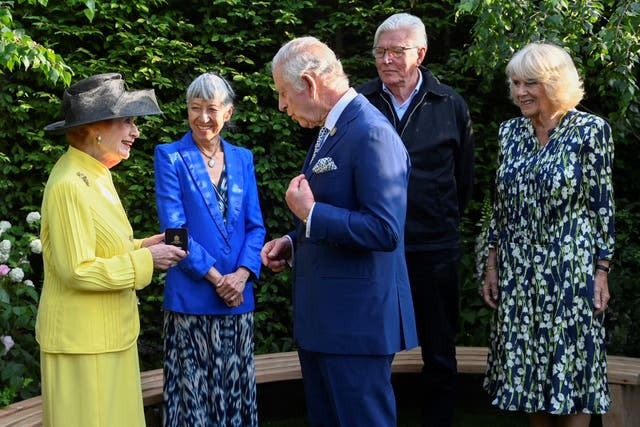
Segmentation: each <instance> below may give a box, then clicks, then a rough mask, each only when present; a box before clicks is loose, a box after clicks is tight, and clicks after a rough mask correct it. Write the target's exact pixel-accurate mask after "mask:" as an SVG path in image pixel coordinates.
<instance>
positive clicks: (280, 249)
mask: <svg viewBox="0 0 640 427" xmlns="http://www.w3.org/2000/svg"><path fill="white" fill-rule="evenodd" d="M291 249H292V248H291V241H290V240H289V239H288V238H286V237H280V238H279V239H274V240H271V241H269V242H267V243H265V245H264V246H263V247H262V250H261V251H260V259H262V264H264V265H265V267H267V268H269V269H270V270H271V271H273V272H274V273H279V272H281V271H282V270H284V268H285V266H286V265H287V260H289V259H291Z"/></svg>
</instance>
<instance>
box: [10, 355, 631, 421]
mask: <svg viewBox="0 0 640 427" xmlns="http://www.w3.org/2000/svg"><path fill="white" fill-rule="evenodd" d="M456 351H457V359H458V371H459V372H460V373H461V374H479V375H481V374H484V372H485V368H486V362H487V348H486V347H457V350H456ZM607 362H608V365H607V366H608V377H609V388H610V390H611V396H612V398H613V404H612V406H611V408H610V410H609V413H607V414H606V415H604V416H603V417H602V425H603V426H604V427H632V426H637V421H638V420H640V358H632V357H622V356H608V358H607ZM255 364H256V382H257V383H258V384H263V383H272V382H278V381H289V380H299V379H301V378H302V373H301V372H300V362H299V361H298V354H297V353H296V352H295V351H290V352H284V353H269V354H260V355H257V356H256V357H255ZM421 370H422V358H421V356H420V348H416V349H413V350H410V351H403V352H400V353H398V354H396V357H395V359H394V361H393V365H392V371H393V373H396V374H402V373H419V372H421ZM140 379H141V383H142V398H143V401H144V405H145V407H151V406H155V405H159V404H161V403H162V385H163V378H162V369H153V370H150V371H144V372H142V374H141V376H140ZM41 425H42V408H41V398H40V396H36V397H32V398H31V399H27V400H23V401H21V402H16V403H14V404H12V405H9V406H7V407H6V408H3V409H0V427H39V426H41Z"/></svg>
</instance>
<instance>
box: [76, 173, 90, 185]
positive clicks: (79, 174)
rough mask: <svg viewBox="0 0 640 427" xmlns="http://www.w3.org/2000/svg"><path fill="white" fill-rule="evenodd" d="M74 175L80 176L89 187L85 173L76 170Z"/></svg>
mask: <svg viewBox="0 0 640 427" xmlns="http://www.w3.org/2000/svg"><path fill="white" fill-rule="evenodd" d="M76 175H78V176H79V177H80V178H82V180H83V181H84V183H85V184H86V186H87V187H90V185H89V178H87V176H86V175H85V174H83V173H82V172H77V173H76Z"/></svg>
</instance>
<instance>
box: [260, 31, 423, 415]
mask: <svg viewBox="0 0 640 427" xmlns="http://www.w3.org/2000/svg"><path fill="white" fill-rule="evenodd" d="M272 74H273V80H274V83H275V87H276V90H277V91H278V97H279V101H278V102H279V109H280V110H281V111H285V112H287V114H288V115H289V116H290V117H291V118H292V119H293V120H295V121H297V122H298V123H299V124H300V125H301V126H302V127H306V128H315V127H321V131H320V132H319V135H318V136H319V137H318V140H317V141H316V143H315V144H314V145H313V146H312V147H311V148H310V150H309V153H308V154H307V159H306V161H305V164H304V166H303V168H302V172H303V173H302V174H301V175H299V176H296V177H295V178H293V179H292V180H291V182H290V183H289V188H288V189H287V192H286V202H287V205H288V206H289V209H290V210H291V212H292V213H293V214H294V215H295V216H296V217H297V218H298V219H299V221H298V223H297V227H296V229H295V230H294V231H292V232H291V233H289V234H288V235H286V236H283V237H280V238H278V239H275V240H272V241H270V242H268V243H267V244H265V245H264V247H263V248H262V252H261V257H262V262H263V264H264V265H265V266H267V267H269V268H270V269H271V270H273V271H275V272H278V271H282V270H283V269H284V268H285V266H286V265H287V263H291V264H292V265H293V268H294V292H293V307H294V338H295V341H296V344H297V347H298V354H299V358H300V365H301V367H302V375H303V379H304V389H305V398H306V402H307V416H308V420H309V424H310V426H311V427H320V426H322V427H334V426H335V427H337V426H341V427H360V426H362V427H376V426H380V427H392V426H395V425H396V406H395V397H394V393H393V388H392V385H391V362H392V361H393V356H394V354H395V353H396V352H398V351H401V350H403V349H409V348H412V347H415V346H416V345H417V336H416V329H415V319H414V313H413V305H412V302H411V289H410V287H409V279H408V275H407V269H406V264H405V258H404V242H403V239H404V237H403V236H404V233H403V230H404V219H405V213H406V205H407V182H408V178H409V170H410V162H409V158H408V154H407V152H406V150H405V148H404V145H403V144H402V141H401V140H400V137H399V136H398V134H397V133H396V132H395V130H394V129H393V127H392V126H391V124H390V123H389V121H388V120H387V119H386V118H385V117H384V116H383V115H382V114H381V113H380V112H379V111H378V110H377V109H376V108H375V107H373V106H372V105H371V104H370V103H369V102H368V101H367V100H366V99H365V98H364V97H363V96H362V95H358V94H357V93H356V92H355V90H354V89H352V88H350V87H349V80H348V78H347V76H346V75H345V73H344V71H343V69H342V65H341V63H340V61H338V59H337V58H336V56H335V54H334V52H333V51H332V50H331V49H329V48H328V47H327V46H326V45H325V44H323V43H321V42H320V41H318V40H317V39H315V38H313V37H303V38H298V39H295V40H292V41H290V42H288V43H287V44H285V45H284V46H283V47H282V48H281V49H280V51H278V53H277V54H276V56H275V57H274V58H273V64H272Z"/></svg>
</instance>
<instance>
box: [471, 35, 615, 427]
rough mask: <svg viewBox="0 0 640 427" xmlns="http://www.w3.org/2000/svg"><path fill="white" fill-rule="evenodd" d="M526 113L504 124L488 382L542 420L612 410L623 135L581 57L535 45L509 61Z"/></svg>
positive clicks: (500, 397) (503, 401)
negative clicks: (591, 92)
mask: <svg viewBox="0 0 640 427" xmlns="http://www.w3.org/2000/svg"><path fill="white" fill-rule="evenodd" d="M506 71H507V76H508V81H509V85H510V90H511V98H512V100H513V101H514V103H515V104H516V105H517V106H518V107H520V110H521V112H522V117H518V118H515V119H511V120H508V121H506V122H504V123H502V125H501V126H500V131H499V138H500V153H499V167H498V170H497V173H496V200H495V202H494V210H493V216H492V219H491V224H490V227H489V233H488V248H489V250H488V257H487V259H486V264H485V266H484V269H485V277H484V283H483V286H482V288H481V291H480V292H481V295H482V296H483V298H484V301H485V302H486V304H488V305H489V306H490V307H492V308H493V309H496V312H495V317H494V320H495V321H494V322H493V326H492V331H491V338H490V345H489V356H488V367H487V376H486V378H485V382H484V387H485V389H487V391H488V392H489V393H490V394H491V396H492V397H494V398H495V399H494V401H493V403H494V404H495V405H496V406H498V407H499V408H501V409H503V410H508V411H524V412H526V413H527V414H528V415H529V424H530V425H531V426H551V425H561V426H588V425H589V421H590V417H591V414H594V413H596V414H599V413H604V412H606V411H607V409H608V407H609V403H610V401H611V399H610V397H609V390H608V385H607V367H606V357H605V331H604V327H603V320H604V315H603V313H604V311H605V309H606V308H607V302H608V301H609V289H608V283H607V274H608V271H609V262H610V260H611V257H612V255H613V246H614V202H613V188H612V178H611V170H612V162H613V141H612V139H611V130H610V128H609V125H608V124H607V123H606V122H605V121H604V120H603V119H602V118H600V117H597V116H595V115H592V114H587V113H584V112H580V111H577V110H575V106H576V105H577V104H578V103H579V102H580V100H581V99H582V96H583V94H584V92H583V88H582V82H581V80H580V77H579V76H578V73H577V71H576V68H575V65H574V64H573V61H572V59H571V57H570V56H569V55H568V54H567V53H566V52H565V51H564V50H562V49H561V48H559V47H557V46H555V45H552V44H548V43H532V44H529V45H527V46H526V47H524V48H523V49H522V50H520V51H519V52H517V53H516V54H515V55H514V57H513V58H512V59H511V61H510V62H509V64H508V65H507V69H506Z"/></svg>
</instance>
